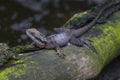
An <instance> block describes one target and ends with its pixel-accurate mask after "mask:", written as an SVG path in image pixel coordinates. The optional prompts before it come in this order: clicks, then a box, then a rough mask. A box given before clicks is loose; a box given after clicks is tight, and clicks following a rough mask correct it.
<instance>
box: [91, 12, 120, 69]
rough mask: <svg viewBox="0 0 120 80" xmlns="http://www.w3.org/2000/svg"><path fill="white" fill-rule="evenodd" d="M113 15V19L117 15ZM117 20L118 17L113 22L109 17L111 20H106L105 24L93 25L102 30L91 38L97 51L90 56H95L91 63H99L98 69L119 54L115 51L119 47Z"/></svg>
mask: <svg viewBox="0 0 120 80" xmlns="http://www.w3.org/2000/svg"><path fill="white" fill-rule="evenodd" d="M119 14H120V12H118V13H116V14H115V15H118V16H119ZM113 17H114V19H115V18H117V16H116V17H115V16H113ZM119 20H120V18H119V19H117V20H116V21H114V23H113V22H112V17H111V20H108V21H107V23H106V24H103V25H99V26H98V25H97V26H95V27H96V28H97V27H100V29H101V30H102V34H101V35H99V36H97V37H93V38H91V39H92V41H94V45H95V47H96V49H97V51H98V53H99V54H98V55H92V58H93V57H94V58H96V59H95V61H93V62H92V63H93V64H95V65H97V64H99V66H98V67H97V69H100V71H101V69H102V67H103V66H105V65H106V64H107V63H108V62H109V61H111V60H112V59H113V58H115V57H116V56H117V55H119V53H118V52H117V51H118V50H119V49H120V47H119V45H120V23H119ZM92 31H95V30H92ZM92 31H91V32H92ZM93 33H95V32H93ZM96 33H97V32H96ZM98 71H99V70H98Z"/></svg>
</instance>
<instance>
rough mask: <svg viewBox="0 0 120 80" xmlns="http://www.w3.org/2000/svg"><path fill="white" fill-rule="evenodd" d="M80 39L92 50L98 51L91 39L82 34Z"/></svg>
mask: <svg viewBox="0 0 120 80" xmlns="http://www.w3.org/2000/svg"><path fill="white" fill-rule="evenodd" d="M80 41H82V42H83V43H84V44H85V45H87V46H88V47H89V48H90V49H91V50H92V51H94V52H95V53H98V52H97V50H96V49H95V47H94V46H93V45H92V44H91V42H92V40H89V39H87V38H85V37H84V36H83V37H81V38H80Z"/></svg>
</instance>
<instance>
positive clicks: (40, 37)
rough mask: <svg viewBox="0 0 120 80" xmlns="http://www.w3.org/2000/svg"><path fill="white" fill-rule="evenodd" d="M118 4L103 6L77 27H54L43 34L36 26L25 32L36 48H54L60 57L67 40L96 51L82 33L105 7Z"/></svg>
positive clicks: (116, 2) (62, 54) (118, 2)
mask: <svg viewBox="0 0 120 80" xmlns="http://www.w3.org/2000/svg"><path fill="white" fill-rule="evenodd" d="M118 4H120V1H114V2H112V3H109V4H108V5H106V6H104V7H103V8H102V9H101V10H100V12H99V13H98V14H97V16H96V17H95V18H94V19H93V21H91V22H90V23H88V24H87V25H85V26H83V27H81V28H79V29H69V28H54V31H55V32H56V34H52V35H49V36H45V35H44V34H42V33H41V32H39V31H38V30H37V29H36V28H29V29H26V34H27V36H28V37H30V38H31V39H32V41H33V42H34V43H35V45H36V46H37V47H38V48H40V49H41V48H45V49H56V51H57V55H58V56H61V57H63V56H65V54H64V53H63V52H62V51H61V47H63V46H65V45H67V43H69V42H70V43H72V44H73V45H77V46H80V47H82V46H83V45H87V46H88V47H89V48H90V49H92V50H93V51H95V52H96V53H97V51H96V49H95V47H94V46H93V45H92V44H91V40H89V39H87V38H85V37H84V34H85V33H87V32H88V31H89V30H90V29H91V28H92V27H93V26H94V25H95V23H96V22H97V20H98V19H99V18H100V16H101V14H102V13H103V12H104V11H105V10H106V9H108V8H110V7H112V6H114V5H118ZM78 37H80V38H78Z"/></svg>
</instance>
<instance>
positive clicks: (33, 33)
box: [26, 28, 47, 48]
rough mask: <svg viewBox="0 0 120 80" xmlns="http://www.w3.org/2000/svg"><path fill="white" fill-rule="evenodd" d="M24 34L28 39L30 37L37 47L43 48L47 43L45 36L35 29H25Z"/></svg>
mask: <svg viewBox="0 0 120 80" xmlns="http://www.w3.org/2000/svg"><path fill="white" fill-rule="evenodd" d="M26 34H27V35H28V37H30V38H31V39H32V41H33V42H35V44H36V45H37V46H38V47H40V48H43V47H44V46H45V44H46V42H47V40H46V38H45V35H43V34H42V33H41V32H39V31H38V30H37V29H35V28H30V29H27V30H26Z"/></svg>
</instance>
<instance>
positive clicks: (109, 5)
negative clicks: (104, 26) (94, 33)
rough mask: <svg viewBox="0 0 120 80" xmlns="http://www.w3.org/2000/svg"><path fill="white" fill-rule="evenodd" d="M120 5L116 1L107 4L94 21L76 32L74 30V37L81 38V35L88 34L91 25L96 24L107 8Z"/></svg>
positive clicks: (119, 2)
mask: <svg viewBox="0 0 120 80" xmlns="http://www.w3.org/2000/svg"><path fill="white" fill-rule="evenodd" d="M118 4H120V1H118V0H116V1H114V2H111V3H109V4H108V5H106V6H105V7H104V8H102V9H101V10H100V12H99V13H98V14H97V16H96V17H95V19H94V20H93V21H92V22H90V23H89V24H87V25H86V26H84V27H82V28H80V29H77V30H74V32H73V33H74V35H75V36H76V37H77V36H82V35H83V34H85V33H86V32H88V31H89V30H90V29H91V28H92V27H93V25H95V23H96V22H97V20H98V19H99V17H100V16H101V14H102V13H103V12H104V11H105V10H106V9H108V8H110V7H112V6H114V5H118Z"/></svg>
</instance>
